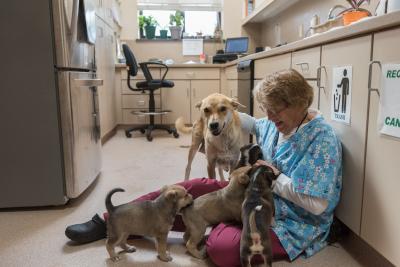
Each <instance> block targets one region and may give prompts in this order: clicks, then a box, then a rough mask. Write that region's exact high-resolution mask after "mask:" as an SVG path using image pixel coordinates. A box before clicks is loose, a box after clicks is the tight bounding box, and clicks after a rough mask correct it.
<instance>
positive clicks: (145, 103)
mask: <svg viewBox="0 0 400 267" xmlns="http://www.w3.org/2000/svg"><path fill="white" fill-rule="evenodd" d="M160 99H161V97H160V95H155V96H154V101H155V104H156V108H160V107H161V101H160ZM122 108H137V109H148V108H149V95H148V94H141V95H122Z"/></svg>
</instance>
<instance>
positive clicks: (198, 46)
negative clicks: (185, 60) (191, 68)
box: [182, 39, 203, 56]
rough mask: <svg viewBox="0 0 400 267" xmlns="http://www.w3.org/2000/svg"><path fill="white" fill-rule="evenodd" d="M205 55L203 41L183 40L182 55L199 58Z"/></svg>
mask: <svg viewBox="0 0 400 267" xmlns="http://www.w3.org/2000/svg"><path fill="white" fill-rule="evenodd" d="M201 54H203V39H182V55H184V56H199V55H201Z"/></svg>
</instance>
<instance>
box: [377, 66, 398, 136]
mask: <svg viewBox="0 0 400 267" xmlns="http://www.w3.org/2000/svg"><path fill="white" fill-rule="evenodd" d="M378 128H379V130H380V132H381V133H382V134H387V135H391V136H395V137H398V138H400V64H386V65H383V66H382V79H381V90H380V100H379V116H378Z"/></svg>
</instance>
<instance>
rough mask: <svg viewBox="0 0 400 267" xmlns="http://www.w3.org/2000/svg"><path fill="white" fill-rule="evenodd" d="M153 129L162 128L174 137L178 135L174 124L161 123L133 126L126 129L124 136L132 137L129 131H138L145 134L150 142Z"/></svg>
mask: <svg viewBox="0 0 400 267" xmlns="http://www.w3.org/2000/svg"><path fill="white" fill-rule="evenodd" d="M153 130H164V131H167V132H168V133H169V134H173V136H174V137H175V138H178V137H179V134H178V132H177V131H176V129H175V127H174V126H169V125H162V124H146V125H141V126H135V127H132V128H129V129H128V130H126V131H125V135H126V137H128V138H131V137H132V134H131V132H133V131H140V132H141V133H142V134H146V138H147V141H149V142H151V141H153V137H152V136H151V132H152V131H153Z"/></svg>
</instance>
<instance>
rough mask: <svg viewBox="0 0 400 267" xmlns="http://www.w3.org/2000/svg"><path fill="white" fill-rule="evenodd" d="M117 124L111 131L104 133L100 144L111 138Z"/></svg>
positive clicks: (115, 131)
mask: <svg viewBox="0 0 400 267" xmlns="http://www.w3.org/2000/svg"><path fill="white" fill-rule="evenodd" d="M117 129H118V125H117V126H115V127H114V128H113V129H112V130H111V131H109V132H108V133H106V134H105V135H104V136H103V137H102V138H101V145H104V144H105V143H107V141H108V140H110V139H111V137H113V136H114V135H115V134H116V133H117Z"/></svg>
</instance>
